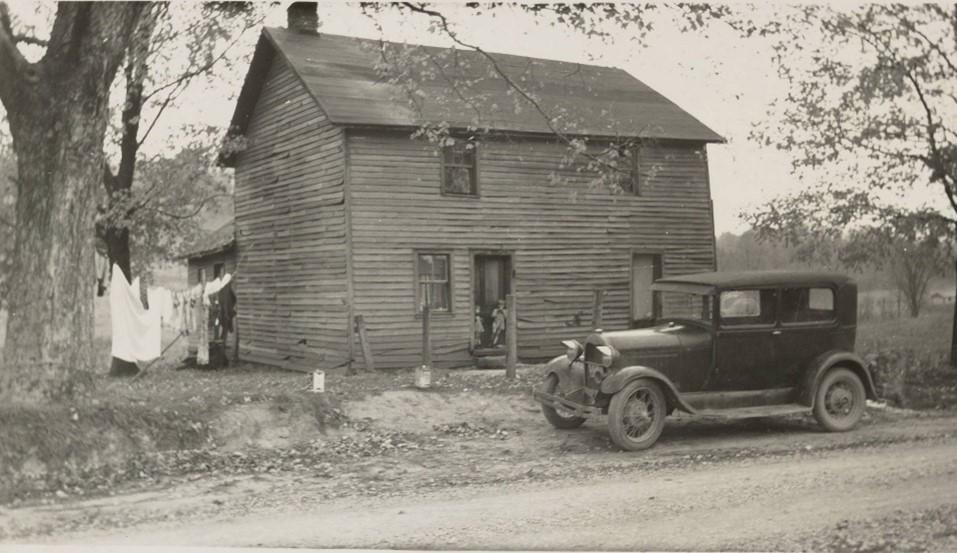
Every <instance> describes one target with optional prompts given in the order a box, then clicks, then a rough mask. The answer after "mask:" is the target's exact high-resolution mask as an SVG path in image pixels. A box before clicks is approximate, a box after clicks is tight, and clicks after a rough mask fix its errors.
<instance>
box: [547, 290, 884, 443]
mask: <svg viewBox="0 0 957 553" xmlns="http://www.w3.org/2000/svg"><path fill="white" fill-rule="evenodd" d="M652 290H653V291H654V303H655V314H656V316H655V319H654V321H653V324H652V326H649V327H646V328H636V329H631V330H621V331H615V332H604V331H602V330H600V329H596V330H595V332H594V333H593V334H592V335H590V336H588V338H587V339H586V340H585V344H584V346H583V345H581V344H580V343H579V342H578V341H575V340H569V341H566V342H562V343H563V345H565V346H566V348H567V353H566V355H562V356H559V357H556V358H554V359H552V360H551V361H550V362H549V363H548V364H547V365H546V368H545V380H544V383H543V385H542V387H541V389H540V390H538V391H536V392H535V397H536V398H537V399H538V401H539V402H541V404H542V411H543V412H544V414H545V418H546V419H548V421H549V422H550V423H551V424H552V425H554V426H556V427H558V428H576V427H578V426H581V425H582V423H584V422H585V420H586V418H588V417H592V416H600V415H608V431H609V433H610V434H611V438H612V439H613V440H614V442H615V443H616V444H618V445H619V446H620V447H622V448H624V449H627V450H639V449H645V448H647V447H650V446H652V445H653V444H654V443H655V441H656V440H657V439H658V437H659V436H660V435H661V431H662V430H663V429H664V424H665V417H666V416H667V415H669V414H671V413H673V412H674V411H684V412H686V413H691V414H700V415H719V416H726V417H764V416H772V415H783V414H789V413H800V412H811V413H813V414H814V416H815V418H816V419H817V420H818V422H819V423H820V424H821V426H823V427H824V428H825V429H827V430H830V431H845V430H850V429H851V428H853V427H854V426H855V425H856V424H857V422H858V421H859V420H860V418H861V416H862V415H863V413H864V408H865V403H866V399H876V393H875V389H874V382H873V380H872V379H871V375H870V373H869V372H868V370H867V366H866V365H865V363H864V362H863V361H862V360H861V359H860V358H859V357H858V356H857V355H855V354H854V337H855V331H856V325H857V285H856V284H855V283H854V281H853V280H851V279H850V278H848V277H846V276H843V275H839V274H830V273H796V272H778V271H774V272H736V273H700V274H693V275H684V276H678V277H667V278H663V279H660V280H658V281H656V282H655V283H654V284H653V285H652Z"/></svg>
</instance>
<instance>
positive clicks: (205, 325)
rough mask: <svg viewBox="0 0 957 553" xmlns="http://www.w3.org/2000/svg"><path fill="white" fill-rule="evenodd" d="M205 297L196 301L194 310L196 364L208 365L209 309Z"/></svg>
mask: <svg viewBox="0 0 957 553" xmlns="http://www.w3.org/2000/svg"><path fill="white" fill-rule="evenodd" d="M203 300H205V297H202V298H199V299H197V301H196V303H197V305H196V309H197V317H196V326H197V327H198V328H197V330H196V335H197V336H196V364H197V365H199V366H201V367H204V366H206V365H209V309H208V308H207V306H206V304H205V303H204V301H203Z"/></svg>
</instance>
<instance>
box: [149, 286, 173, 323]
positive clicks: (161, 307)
mask: <svg viewBox="0 0 957 553" xmlns="http://www.w3.org/2000/svg"><path fill="white" fill-rule="evenodd" d="M146 294H147V298H148V299H147V301H148V302H149V305H151V306H153V307H152V309H151V310H156V311H158V312H159V316H160V319H162V321H163V326H165V327H172V324H171V323H172V322H173V296H172V294H170V291H169V290H167V289H166V288H163V287H156V288H150V289H149V290H147V292H146Z"/></svg>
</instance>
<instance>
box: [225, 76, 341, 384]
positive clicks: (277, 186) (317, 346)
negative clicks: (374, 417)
mask: <svg viewBox="0 0 957 553" xmlns="http://www.w3.org/2000/svg"><path fill="white" fill-rule="evenodd" d="M245 136H246V139H247V141H248V145H247V147H246V149H244V150H243V151H242V152H241V153H240V154H239V155H238V156H236V162H235V163H236V189H235V212H236V244H237V254H238V267H237V274H236V282H237V284H236V294H237V305H238V306H239V309H238V313H239V315H238V317H239V327H240V333H239V334H240V336H239V339H240V356H241V358H242V359H243V360H246V361H252V362H258V363H265V364H269V365H275V366H280V367H285V368H291V369H299V370H304V369H309V368H313V367H319V366H321V365H329V364H336V363H339V362H341V361H342V357H343V356H344V355H345V349H344V347H345V346H344V344H345V343H346V342H347V340H348V325H347V321H348V308H347V305H348V297H347V279H346V259H347V248H346V225H345V220H346V219H345V215H344V205H343V198H344V192H343V190H344V184H343V178H344V174H345V156H344V139H343V132H342V130H341V129H339V128H337V127H335V126H333V125H331V124H330V123H329V120H328V118H327V117H326V115H325V114H324V113H323V112H322V111H321V110H320V108H319V107H318V106H317V104H316V102H315V101H314V100H313V99H312V97H311V96H310V95H309V94H308V92H307V91H306V89H305V88H304V87H303V86H302V83H301V81H300V80H299V78H298V77H297V76H296V75H295V74H294V73H293V72H292V71H291V70H290V68H289V67H288V66H287V65H286V64H285V62H283V61H282V59H281V58H280V57H274V59H273V61H272V65H271V67H270V69H269V72H268V75H267V76H266V79H265V82H264V84H263V88H262V91H261V93H260V95H259V98H258V101H257V104H256V106H255V110H254V111H253V114H252V116H251V118H250V120H249V124H248V126H247V128H246V135H245Z"/></svg>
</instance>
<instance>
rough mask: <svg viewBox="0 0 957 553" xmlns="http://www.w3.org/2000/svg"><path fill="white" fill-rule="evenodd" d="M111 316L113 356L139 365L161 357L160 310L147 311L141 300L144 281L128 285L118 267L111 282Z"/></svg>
mask: <svg viewBox="0 0 957 553" xmlns="http://www.w3.org/2000/svg"><path fill="white" fill-rule="evenodd" d="M154 305H155V304H154ZM110 316H111V318H112V326H113V336H112V339H113V345H112V348H111V349H112V355H113V357H116V358H118V359H122V360H123V361H127V362H130V363H135V362H141V361H150V360H152V359H156V358H157V357H159V356H160V345H161V343H160V342H161V340H162V322H161V318H160V309H151V310H147V309H145V308H144V307H143V302H142V301H141V300H140V279H139V278H136V279H134V280H133V282H132V283H130V282H128V281H127V280H126V276H124V275H123V271H122V270H120V268H119V267H118V266H116V265H115V264H114V265H113V277H112V279H111V280H110Z"/></svg>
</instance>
